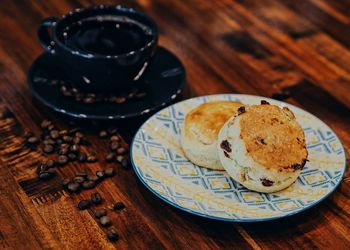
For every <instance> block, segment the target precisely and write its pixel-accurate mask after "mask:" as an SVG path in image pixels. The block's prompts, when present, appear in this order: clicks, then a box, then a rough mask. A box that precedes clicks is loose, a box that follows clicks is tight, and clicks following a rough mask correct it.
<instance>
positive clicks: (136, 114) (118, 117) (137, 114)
mask: <svg viewBox="0 0 350 250" xmlns="http://www.w3.org/2000/svg"><path fill="white" fill-rule="evenodd" d="M159 49H162V50H164V51H165V52H166V53H169V54H171V55H172V56H173V57H174V58H175V59H176V60H177V61H178V62H179V64H180V67H181V70H182V71H183V77H182V79H181V82H180V83H179V86H178V87H177V90H176V92H174V93H173V94H172V95H171V96H169V97H168V98H167V99H166V100H165V101H164V102H163V103H161V104H160V105H156V106H153V107H151V108H149V109H148V111H147V112H145V113H143V112H144V111H140V112H134V113H131V114H128V115H110V116H104V115H89V114H77V113H72V112H67V111H66V110H63V109H60V108H59V107H56V106H55V105H53V104H51V103H50V102H49V101H47V100H46V99H45V98H43V97H42V96H41V95H39V94H38V93H37V91H34V87H33V82H32V79H33V74H34V72H33V71H34V68H35V67H36V66H37V64H38V63H39V60H40V59H41V58H43V57H44V56H45V55H47V54H49V52H47V51H44V52H43V53H41V54H40V55H39V56H38V57H37V58H36V59H35V60H34V61H33V63H32V64H31V65H30V68H29V70H28V74H27V84H28V85H29V88H30V91H31V93H32V95H33V96H34V97H35V98H36V99H37V100H38V101H39V102H40V103H42V104H43V105H45V106H46V107H48V108H50V109H51V110H54V111H55V112H58V113H60V114H63V115H68V116H70V117H74V118H79V119H83V120H103V121H107V120H126V119H132V118H136V117H140V116H143V115H146V114H149V113H152V112H154V111H159V110H161V109H162V107H164V108H166V107H168V106H169V104H170V103H171V102H172V101H173V100H175V99H176V97H178V96H179V95H180V94H181V93H182V92H183V91H184V88H185V85H186V69H185V67H184V65H183V63H182V62H181V60H180V59H179V57H177V56H176V55H175V54H174V53H173V52H171V51H170V50H168V49H167V48H165V47H163V46H159V47H158V49H157V50H159ZM173 96H174V97H173ZM166 105H168V106H166ZM165 106H166V107H165ZM152 116H153V115H152Z"/></svg>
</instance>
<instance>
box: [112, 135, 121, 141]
mask: <svg viewBox="0 0 350 250" xmlns="http://www.w3.org/2000/svg"><path fill="white" fill-rule="evenodd" d="M110 140H111V141H120V137H119V136H118V135H113V136H111V138H110Z"/></svg>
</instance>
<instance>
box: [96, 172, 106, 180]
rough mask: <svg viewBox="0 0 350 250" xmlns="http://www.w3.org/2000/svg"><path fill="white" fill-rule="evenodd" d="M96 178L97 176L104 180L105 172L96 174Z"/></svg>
mask: <svg viewBox="0 0 350 250" xmlns="http://www.w3.org/2000/svg"><path fill="white" fill-rule="evenodd" d="M96 176H97V177H98V178H99V179H100V180H102V179H104V178H105V172H104V171H97V172H96Z"/></svg>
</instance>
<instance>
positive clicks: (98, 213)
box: [94, 208, 107, 219]
mask: <svg viewBox="0 0 350 250" xmlns="http://www.w3.org/2000/svg"><path fill="white" fill-rule="evenodd" d="M106 215H107V210H106V209H104V208H102V209H99V210H96V211H95V212H94V216H95V217H96V218H97V219H99V218H101V217H102V216H106Z"/></svg>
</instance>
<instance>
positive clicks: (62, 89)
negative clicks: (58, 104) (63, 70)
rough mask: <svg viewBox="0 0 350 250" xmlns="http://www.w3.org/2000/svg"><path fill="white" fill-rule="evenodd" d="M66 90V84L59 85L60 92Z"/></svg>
mask: <svg viewBox="0 0 350 250" xmlns="http://www.w3.org/2000/svg"><path fill="white" fill-rule="evenodd" d="M67 90H68V88H67V86H66V85H62V86H61V87H60V91H61V92H66V91H67Z"/></svg>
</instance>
